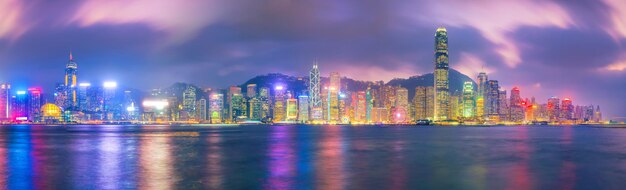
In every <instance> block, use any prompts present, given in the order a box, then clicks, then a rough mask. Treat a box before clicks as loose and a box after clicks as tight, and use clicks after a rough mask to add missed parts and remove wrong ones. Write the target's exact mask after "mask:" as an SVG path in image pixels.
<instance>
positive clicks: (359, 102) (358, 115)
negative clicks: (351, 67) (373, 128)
mask: <svg viewBox="0 0 626 190" xmlns="http://www.w3.org/2000/svg"><path fill="white" fill-rule="evenodd" d="M366 96H367V95H366V92H364V91H358V92H356V93H352V109H353V110H354V118H353V120H354V121H355V122H367V118H366V114H367V97H366Z"/></svg>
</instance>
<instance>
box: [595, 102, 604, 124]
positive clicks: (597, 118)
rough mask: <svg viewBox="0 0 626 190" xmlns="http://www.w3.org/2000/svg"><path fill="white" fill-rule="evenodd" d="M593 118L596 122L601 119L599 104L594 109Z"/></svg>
mask: <svg viewBox="0 0 626 190" xmlns="http://www.w3.org/2000/svg"><path fill="white" fill-rule="evenodd" d="M593 119H594V121H595V122H596V123H597V122H601V121H602V112H601V111H600V106H599V105H598V106H597V107H596V111H595V112H594V114H593Z"/></svg>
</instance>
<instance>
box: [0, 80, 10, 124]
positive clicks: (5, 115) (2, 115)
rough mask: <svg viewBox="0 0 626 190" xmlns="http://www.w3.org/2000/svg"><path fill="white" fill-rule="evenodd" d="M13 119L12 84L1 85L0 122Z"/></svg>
mask: <svg viewBox="0 0 626 190" xmlns="http://www.w3.org/2000/svg"><path fill="white" fill-rule="evenodd" d="M10 118H11V84H9V83H2V84H0V121H2V120H9V119H10Z"/></svg>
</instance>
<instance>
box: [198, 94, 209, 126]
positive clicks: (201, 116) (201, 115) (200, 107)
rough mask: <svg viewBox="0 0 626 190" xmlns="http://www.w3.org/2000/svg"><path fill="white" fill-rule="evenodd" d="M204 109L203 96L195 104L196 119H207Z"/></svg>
mask: <svg viewBox="0 0 626 190" xmlns="http://www.w3.org/2000/svg"><path fill="white" fill-rule="evenodd" d="M206 110H207V101H206V99H205V98H204V97H203V98H200V99H199V100H198V101H197V105H196V120H198V121H206V120H207V114H206Z"/></svg>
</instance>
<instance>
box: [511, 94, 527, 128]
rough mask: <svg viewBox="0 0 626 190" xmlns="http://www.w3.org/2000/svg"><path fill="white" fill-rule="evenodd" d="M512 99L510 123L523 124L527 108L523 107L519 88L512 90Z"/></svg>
mask: <svg viewBox="0 0 626 190" xmlns="http://www.w3.org/2000/svg"><path fill="white" fill-rule="evenodd" d="M510 99H511V100H510V103H509V108H510V113H511V116H510V121H512V122H522V121H523V120H524V118H525V111H524V110H525V108H524V106H522V97H521V95H520V90H519V88H518V87H513V89H511V97H510Z"/></svg>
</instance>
